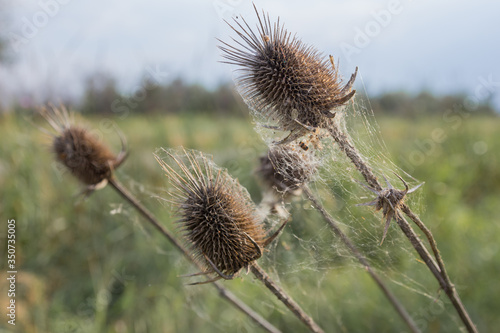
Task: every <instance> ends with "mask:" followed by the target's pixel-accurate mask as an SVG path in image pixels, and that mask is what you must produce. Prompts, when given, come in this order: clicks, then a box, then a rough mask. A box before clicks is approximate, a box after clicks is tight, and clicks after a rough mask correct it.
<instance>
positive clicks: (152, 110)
mask: <svg viewBox="0 0 500 333" xmlns="http://www.w3.org/2000/svg"><path fill="white" fill-rule="evenodd" d="M358 97H360V98H361V99H363V100H365V105H367V106H371V107H372V109H373V111H374V112H375V114H387V115H397V116H403V117H409V118H412V117H418V116H422V115H424V114H429V115H438V114H444V113H450V112H464V110H465V111H466V112H470V113H473V114H482V115H496V114H497V112H496V110H495V108H494V107H493V104H492V103H491V101H490V100H485V101H481V102H479V103H478V104H474V107H473V108H471V107H470V103H468V101H467V96H466V95H465V94H456V95H447V96H436V95H433V94H431V93H430V92H426V91H423V92H421V93H419V94H416V95H412V94H408V93H405V92H390V93H385V94H382V95H379V96H370V97H369V101H368V100H367V97H366V96H362V95H361V96H360V94H358ZM75 107H76V108H77V109H79V110H81V111H82V112H83V113H86V114H106V115H110V114H116V115H127V114H130V113H133V114H180V113H183V114H189V113H205V114H218V115H236V116H244V115H247V114H248V112H247V107H246V105H245V103H244V102H243V100H242V99H241V97H240V96H239V94H238V93H237V92H236V91H235V88H234V86H233V85H232V84H230V83H225V84H221V85H219V86H218V87H217V88H215V89H208V88H206V87H204V86H202V85H200V84H188V83H186V82H184V81H183V80H182V79H180V78H178V79H175V80H173V81H171V82H170V83H168V84H164V85H158V84H157V83H156V82H154V81H151V80H144V81H143V82H142V83H141V84H140V85H138V88H137V89H136V91H134V92H132V93H130V94H121V93H120V92H119V90H118V88H117V85H116V81H115V80H114V79H113V78H111V77H109V76H107V75H104V74H96V75H93V76H91V77H89V78H88V79H87V80H86V83H85V93H84V96H83V98H82V100H81V102H80V103H78V105H75ZM467 107H469V108H470V109H469V110H467Z"/></svg>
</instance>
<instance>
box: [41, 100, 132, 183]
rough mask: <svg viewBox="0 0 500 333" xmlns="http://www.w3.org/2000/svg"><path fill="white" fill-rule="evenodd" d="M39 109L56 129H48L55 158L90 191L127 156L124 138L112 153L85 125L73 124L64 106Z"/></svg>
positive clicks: (109, 174)
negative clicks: (116, 153)
mask: <svg viewBox="0 0 500 333" xmlns="http://www.w3.org/2000/svg"><path fill="white" fill-rule="evenodd" d="M40 113H41V115H42V116H43V117H44V118H45V119H46V120H47V122H48V123H49V124H50V125H51V127H52V128H53V130H54V131H55V133H51V135H52V136H53V140H52V143H51V145H52V151H53V152H54V154H55V157H56V159H57V161H58V162H60V163H62V164H63V165H64V166H65V167H66V168H67V169H68V170H69V171H70V172H71V173H72V174H73V176H75V177H76V178H77V179H78V180H80V181H81V182H82V183H83V184H85V185H86V186H87V187H88V190H89V191H91V190H93V189H97V188H100V187H102V186H104V185H106V183H107V182H108V181H109V179H110V178H111V177H112V174H113V170H115V169H116V168H118V167H119V166H120V165H121V164H122V163H123V161H124V160H125V158H126V157H127V152H126V148H125V141H124V140H122V150H121V152H120V153H119V154H118V155H115V154H113V153H112V152H111V150H110V149H109V148H108V146H106V145H105V144H104V143H102V142H101V141H100V140H98V139H97V138H96V137H95V136H94V135H92V134H91V132H90V131H89V130H88V129H87V128H85V127H83V126H80V125H76V124H74V123H73V121H72V119H71V117H70V114H69V112H68V110H67V109H66V108H65V107H64V106H61V107H60V108H56V107H54V106H49V107H48V108H42V109H41V110H40Z"/></svg>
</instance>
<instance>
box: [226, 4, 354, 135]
mask: <svg viewBox="0 0 500 333" xmlns="http://www.w3.org/2000/svg"><path fill="white" fill-rule="evenodd" d="M254 7H255V6H254ZM255 12H256V13H257V18H258V21H259V24H258V26H257V31H253V30H252V29H251V28H250V26H249V25H248V23H247V22H246V21H245V20H244V19H243V23H240V22H238V21H237V20H234V23H235V26H232V25H230V26H231V28H232V29H233V30H234V31H235V32H236V33H237V35H238V37H239V38H240V40H234V42H235V43H237V45H236V46H233V45H230V44H228V43H225V42H223V41H221V43H222V45H221V46H219V48H220V49H221V50H222V51H223V53H224V54H223V57H224V58H225V59H227V60H226V61H225V62H226V63H229V64H234V65H237V66H239V67H240V70H241V73H242V74H241V75H240V76H239V77H238V78H237V79H236V83H237V85H238V88H239V91H240V94H241V95H242V96H243V98H244V99H245V101H246V102H247V104H248V105H249V106H250V108H251V109H253V111H254V113H255V114H256V116H257V117H258V118H260V119H265V120H267V121H270V122H271V124H269V125H268V126H271V125H273V124H274V126H275V127H277V129H279V130H282V131H290V135H289V136H288V137H286V138H285V139H283V140H281V143H287V142H291V141H293V140H295V139H296V138H298V137H300V136H302V135H304V134H306V133H307V132H309V131H311V130H313V129H314V128H318V127H319V128H326V127H328V126H329V124H330V122H331V118H333V117H334V115H335V113H334V111H335V109H336V108H338V107H339V106H342V105H344V104H345V103H346V102H347V101H349V100H350V99H351V98H352V97H353V95H354V93H355V90H352V91H351V86H352V84H353V83H354V79H355V76H356V73H354V74H353V75H352V76H351V79H350V80H349V82H348V83H347V84H346V85H345V86H342V82H341V78H340V76H339V75H338V71H337V69H336V68H335V66H334V62H333V58H332V57H331V56H330V59H323V56H322V54H321V53H320V52H318V51H317V50H316V49H314V48H313V47H311V46H308V45H306V44H304V43H302V42H301V41H300V40H299V39H298V38H297V37H295V36H292V35H291V33H289V32H287V30H286V29H285V28H284V27H283V26H282V25H280V22H279V19H278V21H277V22H275V23H271V21H270V19H269V15H266V14H265V13H263V14H262V17H261V16H260V15H259V13H258V11H257V9H255ZM356 71H357V69H356Z"/></svg>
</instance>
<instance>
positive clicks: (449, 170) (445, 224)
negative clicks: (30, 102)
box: [0, 115, 500, 333]
mask: <svg viewBox="0 0 500 333" xmlns="http://www.w3.org/2000/svg"><path fill="white" fill-rule="evenodd" d="M112 121H113V122H116V123H117V125H118V126H119V127H120V128H121V130H122V131H123V133H124V134H125V136H126V137H127V139H128V142H129V147H130V157H129V159H128V160H127V161H126V163H125V164H124V165H123V166H122V167H121V168H120V169H119V170H118V171H117V175H118V177H119V178H120V179H121V180H122V182H123V183H124V184H126V185H127V186H128V187H130V188H131V190H132V192H133V193H134V194H135V195H136V196H138V197H139V199H140V200H141V201H142V202H143V203H144V204H145V205H146V206H147V207H148V208H150V209H151V211H153V212H154V214H155V215H156V216H157V218H158V219H159V220H160V221H162V223H163V224H164V225H165V226H166V227H167V228H169V229H171V230H175V227H174V224H173V219H172V217H171V215H170V210H169V207H168V205H166V204H164V203H163V202H162V200H158V199H157V198H156V196H158V195H159V196H165V194H164V193H163V191H164V189H165V187H166V179H165V177H164V176H163V173H162V171H161V170H160V167H159V166H158V164H157V163H156V161H155V160H154V158H153V155H152V153H153V152H154V151H155V149H156V148H159V147H176V146H179V145H183V146H185V147H187V148H195V149H199V150H202V151H204V152H207V153H210V154H213V155H214V159H215V161H216V162H217V163H218V164H220V165H222V166H225V167H227V168H228V170H229V172H230V173H231V174H232V175H233V176H235V177H238V179H239V181H240V182H241V183H242V184H243V185H244V186H245V187H247V189H248V190H249V192H250V194H251V196H252V198H253V199H254V200H255V201H256V202H259V201H260V199H261V194H260V189H259V183H258V182H257V181H256V179H255V177H254V175H253V173H252V171H253V170H254V169H255V167H256V165H257V158H258V156H259V155H260V154H261V153H263V152H264V151H265V145H264V144H263V143H262V142H261V140H260V138H259V137H258V136H257V134H256V133H255V132H254V130H253V128H252V127H251V125H250V121H248V120H244V119H232V118H220V119H214V118H208V117H204V116H200V117H178V116H169V117H155V118H146V117H138V116H129V117H128V118H126V119H123V120H120V119H112ZM89 122H90V123H91V124H92V126H93V127H94V128H95V129H97V130H98V133H99V134H102V135H103V137H104V138H105V141H107V142H108V143H110V145H112V146H113V147H114V148H115V150H116V151H118V150H119V139H118V136H117V135H116V134H115V132H114V130H113V129H112V128H111V127H110V126H109V124H110V119H98V118H93V119H90V120H89ZM378 122H379V125H380V129H381V133H382V137H383V138H384V140H385V142H386V144H387V146H388V149H389V153H390V155H391V156H392V157H393V161H394V162H395V164H396V165H398V166H400V167H401V168H403V169H404V170H406V171H408V172H409V173H410V174H411V175H412V176H414V177H415V178H417V179H419V180H421V181H425V182H426V184H425V186H424V187H423V188H422V189H421V190H419V191H420V192H421V194H422V195H421V196H420V198H421V199H420V202H419V203H418V204H419V207H420V208H419V210H420V212H421V216H422V219H423V221H424V222H426V224H427V225H428V226H429V227H430V228H431V229H432V231H433V233H434V235H435V237H436V240H437V242H438V245H439V247H440V249H441V252H442V255H443V258H444V260H445V263H446V265H447V268H448V271H449V274H450V276H451V278H452V280H453V282H455V284H456V287H457V289H458V290H459V292H460V294H461V296H462V300H463V302H464V304H465V305H466V307H467V308H468V310H469V312H470V314H471V316H472V318H473V320H474V321H475V322H476V324H477V325H478V328H479V330H480V331H483V332H491V331H494V329H495V328H497V327H499V326H500V319H499V317H498V313H499V312H500V301H499V300H498V295H500V285H499V284H498V283H497V280H498V276H499V274H500V260H498V258H499V247H500V245H499V244H500V243H499V241H498V240H499V239H500V224H499V223H498V213H499V199H498V198H499V197H500V173H499V169H500V165H499V162H500V131H499V130H498V129H499V128H500V119H498V118H493V117H483V118H481V117H470V118H467V119H460V122H459V121H458V120H457V119H455V120H454V121H451V120H449V119H445V118H441V117H437V116H436V117H425V118H421V119H416V120H411V121H409V120H405V119H399V118H379V119H378ZM35 123H38V120H36V119H35ZM40 126H45V125H44V124H42V122H40ZM0 140H1V142H2V145H1V147H0V188H1V190H2V194H1V197H2V200H1V202H0V212H1V218H2V221H3V222H2V223H3V225H2V228H1V229H0V230H1V231H0V237H1V239H2V244H6V242H5V235H6V228H7V227H6V222H7V220H8V219H11V218H14V219H16V240H17V243H16V263H17V270H18V275H17V277H18V279H17V285H16V305H17V321H16V326H15V329H13V327H12V326H10V325H7V324H6V319H5V317H6V316H5V314H3V313H2V318H3V319H2V320H1V322H0V330H6V331H7V332H9V331H17V332H28V333H30V332H221V331H222V332H253V331H259V329H258V328H257V327H256V326H255V324H253V323H252V322H251V321H250V320H249V319H248V318H247V317H245V316H244V315H243V314H241V313H240V312H238V311H237V310H235V309H234V308H232V307H230V306H229V305H228V303H226V302H225V301H224V300H222V299H221V298H219V297H218V296H217V294H216V292H215V289H213V288H212V287H210V286H209V285H203V286H186V285H185V283H186V282H187V281H186V279H185V278H181V277H179V275H183V274H189V273H195V270H194V268H192V267H191V266H190V265H189V264H188V263H187V262H186V261H185V260H184V259H183V258H182V257H181V256H180V255H179V254H178V253H177V252H176V251H175V250H174V248H173V247H171V246H170V244H168V243H167V242H166V241H165V240H164V239H163V238H162V237H161V236H160V235H159V234H158V233H157V232H156V230H153V229H152V228H151V227H150V226H149V225H147V224H146V223H145V222H144V221H143V220H142V219H141V217H140V216H139V215H138V214H137V213H136V212H135V211H133V210H132V209H131V208H130V207H129V206H128V205H127V204H126V203H125V202H123V201H122V200H121V198H120V197H119V196H118V195H117V194H115V193H114V192H113V191H112V190H111V188H105V189H103V190H100V191H97V192H95V193H93V194H92V195H91V197H90V198H88V199H87V200H85V201H83V202H81V201H79V196H78V193H79V191H81V190H82V188H81V186H80V185H79V184H78V182H77V181H76V180H74V179H73V178H72V177H71V176H70V175H69V174H67V173H65V172H64V171H63V170H62V169H61V168H60V167H59V166H58V165H57V164H55V163H54V162H53V160H52V156H51V153H50V152H49V145H48V142H49V139H48V138H47V136H46V135H45V134H44V133H42V132H41V131H39V130H38V129H37V128H36V126H34V124H32V123H30V119H26V118H24V117H21V116H15V115H5V116H2V118H0ZM331 201H332V200H325V203H326V204H327V205H334V203H332V202H331ZM347 202H348V203H349V204H355V202H352V203H351V202H349V201H347ZM308 207H309V205H308V204H306V203H305V202H304V201H301V200H296V201H294V202H293V203H292V204H291V206H290V208H291V210H292V212H293V215H294V218H293V222H292V223H291V225H290V226H288V227H287V228H286V229H285V232H284V234H283V235H282V236H281V237H280V239H279V241H278V242H277V244H276V245H275V246H274V247H273V248H271V251H269V252H267V253H265V255H264V258H262V259H261V263H262V265H263V266H264V267H266V268H267V269H268V270H269V271H270V273H271V275H272V276H273V278H275V279H276V280H279V281H280V283H281V284H282V286H283V287H284V288H285V289H286V290H288V291H290V293H291V294H292V296H293V297H294V298H295V299H296V300H297V301H299V303H300V304H301V305H302V307H303V308H304V309H306V310H307V311H308V312H309V313H310V314H311V315H312V316H313V317H314V318H315V319H316V320H317V321H318V323H319V324H320V325H321V326H322V327H324V328H325V329H326V330H327V331H339V332H341V331H345V332H382V331H383V332H401V331H405V329H406V328H405V326H404V324H403V323H401V321H400V319H399V318H398V317H397V316H396V315H395V313H394V311H393V310H392V308H390V306H389V305H388V303H387V301H386V300H385V299H384V298H383V297H382V295H381V294H380V292H379V290H378V289H376V287H375V286H374V284H373V282H372V281H371V280H370V279H369V278H368V276H367V275H366V274H364V273H363V271H362V269H360V268H359V267H358V266H357V265H356V264H354V263H353V260H352V258H349V257H348V256H346V255H344V252H345V251H343V250H342V249H341V248H340V247H339V246H338V245H332V244H336V240H335V237H333V236H332V235H331V233H330V231H329V229H327V228H325V227H324V223H322V221H321V220H320V219H319V216H318V215H317V214H316V213H315V212H314V211H312V210H310V209H309V208H308ZM379 218H380V216H379ZM376 226H377V227H379V228H382V224H378V225H376ZM353 228H354V227H353ZM364 228H365V229H368V232H369V233H370V234H377V235H380V232H381V230H375V229H373V228H374V225H368V226H366V227H364ZM371 229H373V230H371ZM349 230H350V229H349ZM352 236H353V237H354V238H355V239H356V241H357V242H358V245H359V246H360V247H362V248H363V249H365V250H366V249H369V248H370V247H373V248H377V250H376V251H374V253H375V254H376V255H374V257H373V258H370V259H371V261H372V262H373V263H374V264H376V263H379V264H378V265H377V269H378V271H379V272H380V273H381V274H382V275H383V276H385V277H386V278H387V281H388V283H389V285H390V287H391V289H393V290H394V291H395V293H396V294H397V295H398V296H399V297H400V298H401V300H402V302H403V303H404V304H405V305H406V306H407V308H408V310H409V312H410V313H411V314H412V315H413V316H414V318H415V319H416V320H417V323H418V324H419V325H420V326H421V327H422V328H423V330H424V331H428V332H456V331H457V327H458V325H459V322H458V319H457V316H456V314H455V312H454V310H453V308H452V306H451V305H450V304H449V302H448V301H447V300H446V298H445V296H444V294H443V293H442V292H439V291H438V285H437V283H436V282H435V281H434V280H433V279H432V278H431V277H430V274H428V273H427V271H426V268H425V266H424V265H423V264H421V263H420V262H419V261H418V260H416V258H415V256H414V255H413V254H412V253H411V252H410V251H409V250H408V249H409V247H408V246H407V245H405V244H406V243H407V242H406V239H403V236H402V235H401V233H400V232H398V231H397V230H396V228H395V227H392V228H391V230H390V233H389V235H388V239H387V240H386V242H385V243H384V245H382V247H379V246H378V245H377V244H378V242H379V241H380V239H378V240H376V239H375V240H373V241H370V240H366V239H364V238H363V235H362V232H359V233H354V234H353V235H352ZM5 249H6V246H5V245H2V250H1V251H2V252H1V258H2V259H1V260H0V263H1V264H0V269H1V272H2V275H1V276H4V273H5V272H6V271H7V267H6V265H5V263H6V260H5V258H6V253H5ZM383 254H386V255H387V258H380V259H379V258H376V256H381V255H383ZM388 258H389V259H388ZM241 275H242V278H237V279H235V280H232V281H225V282H224V285H225V286H226V287H228V288H229V289H230V290H232V291H233V292H234V293H236V294H237V295H238V296H239V297H240V298H241V299H242V300H244V301H245V302H246V303H247V304H249V305H250V306H252V307H253V308H254V309H256V310H257V311H258V312H259V313H260V314H262V315H263V316H264V317H265V318H267V319H268V320H269V321H270V322H272V323H273V324H274V325H276V326H277V327H279V328H280V329H282V330H283V331H285V332H291V331H293V332H301V331H305V328H304V327H303V326H302V324H301V323H300V322H298V321H297V319H296V318H295V317H293V316H292V315H291V314H290V313H289V312H288V310H287V309H286V308H285V307H284V306H283V305H282V304H281V303H279V302H278V301H277V300H276V299H275V298H274V296H272V295H270V294H269V293H268V292H267V291H266V290H265V289H264V288H263V287H262V286H261V284H260V283H259V282H258V281H255V280H254V279H253V278H252V277H251V275H246V274H245V272H242V274H241ZM0 289H1V290H0V292H1V294H0V295H1V296H0V308H1V309H3V310H2V311H3V312H5V311H6V310H5V309H6V306H7V302H8V298H7V297H6V294H7V289H8V285H7V284H6V279H5V278H2V280H1V282H0ZM442 304H444V308H443V307H441V305H442Z"/></svg>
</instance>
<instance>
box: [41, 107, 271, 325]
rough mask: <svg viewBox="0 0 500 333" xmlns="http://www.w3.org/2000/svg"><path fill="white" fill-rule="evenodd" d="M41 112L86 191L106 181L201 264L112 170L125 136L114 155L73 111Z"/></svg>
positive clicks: (222, 291) (56, 147) (226, 294)
mask: <svg viewBox="0 0 500 333" xmlns="http://www.w3.org/2000/svg"><path fill="white" fill-rule="evenodd" d="M40 113H41V114H42V116H43V117H44V118H45V119H46V120H47V122H48V123H49V124H50V126H51V127H52V128H53V130H54V131H55V133H53V132H47V131H46V130H44V129H43V128H41V129H42V130H43V131H44V132H46V133H48V134H50V135H51V136H52V137H53V140H52V142H51V148H52V150H53V152H54V153H55V157H56V160H57V161H58V162H60V163H62V164H63V165H65V166H66V167H67V168H68V169H69V170H70V171H71V173H72V174H73V175H74V176H75V177H76V178H78V179H79V180H80V181H81V182H82V183H84V184H85V185H87V193H89V192H91V191H92V190H94V189H96V188H100V187H103V186H105V185H106V184H107V183H109V184H110V185H111V187H112V188H113V189H114V190H116V191H117V193H118V194H119V195H121V196H122V197H123V198H124V199H125V200H126V201H128V202H129V203H130V204H131V205H132V206H133V207H134V208H135V209H136V210H137V211H138V212H139V213H140V214H141V215H142V216H143V217H144V218H145V219H146V220H147V221H148V222H149V223H151V225H153V226H154V227H155V228H156V229H157V230H158V231H159V232H160V233H161V234H162V235H163V236H165V237H166V238H167V239H168V240H169V241H170V243H171V244H172V245H173V246H174V247H175V248H177V249H178V250H179V251H180V252H181V253H182V254H183V255H184V256H185V257H186V258H187V259H188V260H189V261H191V262H192V263H193V264H195V265H196V266H197V267H198V268H200V267H201V266H200V265H199V263H197V262H196V261H195V260H193V258H192V257H191V255H190V253H189V251H188V250H187V249H186V248H185V247H184V246H183V245H182V244H181V243H180V242H178V241H177V240H176V238H175V237H174V236H173V234H172V233H170V232H169V231H168V230H167V229H166V228H165V227H164V226H163V225H162V224H160V222H159V221H158V220H157V219H156V218H155V217H154V215H153V214H152V213H151V212H150V211H149V210H148V209H147V208H146V207H145V206H143V205H142V204H141V203H140V202H139V201H138V200H137V199H136V198H135V196H134V195H132V193H130V191H128V190H127V188H126V187H124V186H123V185H122V184H121V183H120V182H119V181H118V180H117V179H116V176H115V175H114V174H113V171H114V169H116V168H117V167H118V166H119V165H121V164H122V163H123V162H124V160H125V157H126V156H127V153H126V151H125V140H124V138H122V151H121V152H120V153H119V154H118V155H117V156H115V155H114V154H112V153H111V151H110V150H109V148H108V147H107V146H105V145H104V144H103V143H101V142H100V141H99V140H97V139H96V138H95V137H94V136H92V135H91V134H90V131H89V130H88V129H86V128H84V127H82V126H80V125H76V124H74V121H73V119H72V118H73V117H72V116H73V114H70V113H69V112H68V110H67V109H66V108H65V107H64V106H63V105H61V107H60V108H56V107H54V106H52V105H50V106H49V108H42V109H41V110H40ZM212 285H213V286H214V287H215V288H216V289H217V290H218V292H219V295H220V296H221V297H223V298H225V299H226V300H227V301H229V302H230V304H232V305H233V306H234V307H235V308H237V309H239V310H240V311H241V312H243V313H245V314H246V315H248V316H249V317H250V318H251V319H252V320H253V321H254V322H255V323H257V324H258V325H260V327H262V328H263V329H264V330H266V331H268V332H271V333H279V332H280V330H278V329H277V328H276V327H274V326H273V325H272V324H270V323H269V322H268V321H267V320H266V319H264V318H263V317H262V316H260V315H259V314H258V313H256V312H255V311H253V310H252V309H251V308H250V307H248V306H247V305H246V304H245V303H243V302H242V301H241V300H240V299H238V298H237V297H236V296H235V295H234V294H233V293H232V292H231V291H229V290H227V289H226V288H224V287H223V286H222V285H220V284H219V283H217V282H216V283H213V284H212Z"/></svg>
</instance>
